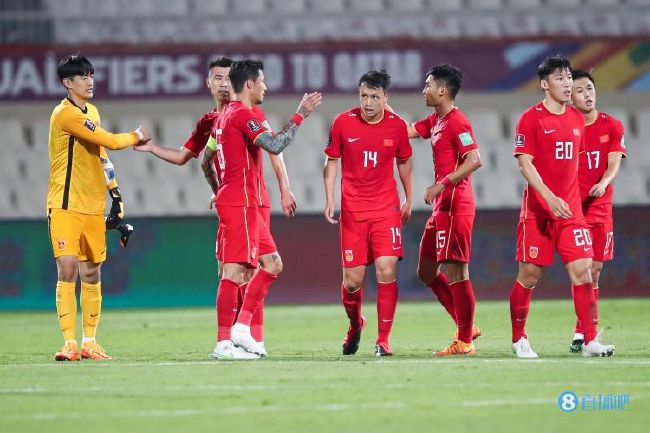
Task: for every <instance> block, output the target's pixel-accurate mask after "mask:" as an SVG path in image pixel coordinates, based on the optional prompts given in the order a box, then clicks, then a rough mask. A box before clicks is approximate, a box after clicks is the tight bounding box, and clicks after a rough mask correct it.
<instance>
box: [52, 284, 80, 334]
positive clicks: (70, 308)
mask: <svg viewBox="0 0 650 433" xmlns="http://www.w3.org/2000/svg"><path fill="white" fill-rule="evenodd" d="M75 286H76V284H75V283H66V282H64V281H57V282H56V312H57V313H58V316H59V325H61V331H63V338H64V339H65V340H66V341H70V340H76V336H75V334H76V325H77V295H76V294H75Z"/></svg>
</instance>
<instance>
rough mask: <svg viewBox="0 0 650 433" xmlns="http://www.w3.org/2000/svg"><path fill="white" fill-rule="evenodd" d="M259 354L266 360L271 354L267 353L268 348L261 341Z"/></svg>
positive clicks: (258, 348)
mask: <svg viewBox="0 0 650 433" xmlns="http://www.w3.org/2000/svg"><path fill="white" fill-rule="evenodd" d="M257 353H258V354H259V355H260V358H266V357H267V356H269V354H268V353H267V352H266V347H264V342H263V341H259V342H258V343H257Z"/></svg>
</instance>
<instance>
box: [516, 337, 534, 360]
mask: <svg viewBox="0 0 650 433" xmlns="http://www.w3.org/2000/svg"><path fill="white" fill-rule="evenodd" d="M512 352H513V353H514V354H515V356H517V358H524V359H533V358H538V356H537V354H536V353H535V352H533V349H532V347H530V343H529V342H528V339H527V338H526V337H521V338H520V339H519V341H517V342H516V343H512Z"/></svg>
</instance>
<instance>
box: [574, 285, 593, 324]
mask: <svg viewBox="0 0 650 433" xmlns="http://www.w3.org/2000/svg"><path fill="white" fill-rule="evenodd" d="M573 290H574V289H573V286H571V295H572V296H575V295H574V294H573ZM598 292H599V290H598V287H594V298H596V303H598ZM573 332H575V333H576V334H582V335H584V333H583V332H582V325H581V324H580V319H576V328H575V331H573Z"/></svg>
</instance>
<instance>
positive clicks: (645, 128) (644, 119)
mask: <svg viewBox="0 0 650 433" xmlns="http://www.w3.org/2000/svg"><path fill="white" fill-rule="evenodd" d="M611 114H612V116H616V114H615V113H611ZM624 126H625V125H624ZM637 126H638V128H637V137H639V138H641V139H642V140H644V141H645V142H646V143H648V142H650V109H645V110H639V111H638V112H637ZM646 148H647V147H646ZM646 153H647V152H646Z"/></svg>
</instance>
